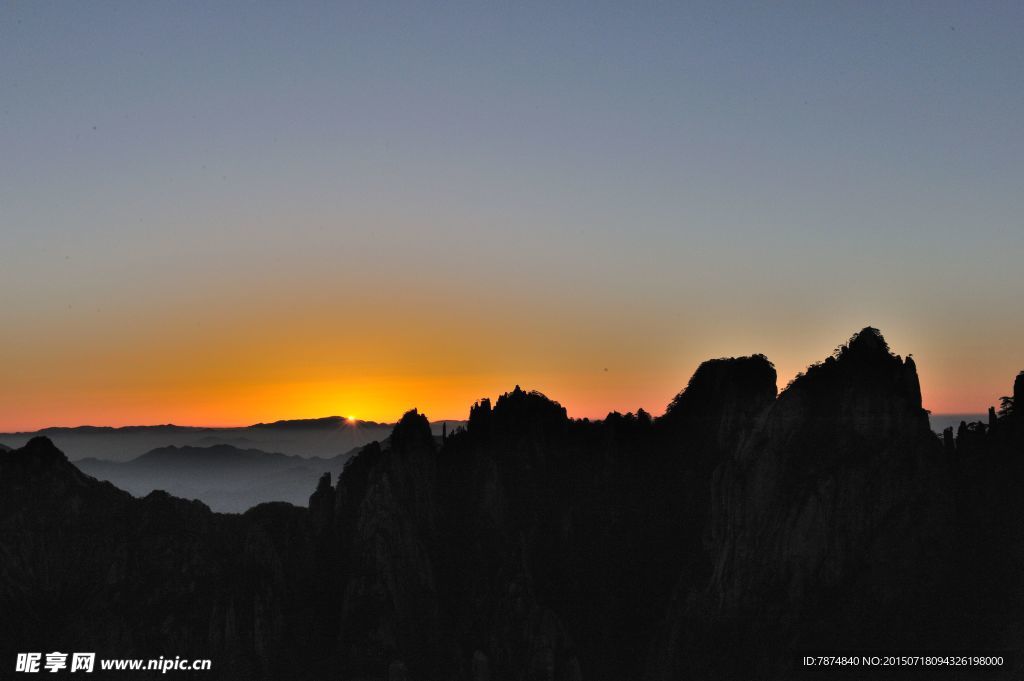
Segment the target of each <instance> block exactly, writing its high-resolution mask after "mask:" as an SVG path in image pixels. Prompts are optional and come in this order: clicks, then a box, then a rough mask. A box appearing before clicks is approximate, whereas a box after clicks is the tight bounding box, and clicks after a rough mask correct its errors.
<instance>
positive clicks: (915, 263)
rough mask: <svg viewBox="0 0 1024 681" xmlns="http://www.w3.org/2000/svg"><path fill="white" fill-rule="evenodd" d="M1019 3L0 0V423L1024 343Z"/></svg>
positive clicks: (443, 405) (391, 400)
mask: <svg viewBox="0 0 1024 681" xmlns="http://www.w3.org/2000/svg"><path fill="white" fill-rule="evenodd" d="M1022 27H1024V5H1022V4H1021V3H1012V2H1006V3H999V2H983V3H975V2H971V3H944V2H927V3H923V2H922V3H901V2H877V3H872V2H865V3H830V2H826V3H822V2H807V3H752V2H751V3H730V2H711V3H699V2H693V3H653V2H650V3H649V2H638V3H610V2H608V3H605V2H578V3H576V2H558V3H550V2H543V3H540V2H538V3H533V2H514V3H511V2H507V3H491V2H483V3H479V2H474V3H468V2H467V3H441V2H417V3H405V2H366V3H314V2H260V3H252V2H238V3H233V2H216V3H210V2H194V3H193V2H174V3H154V2H124V3H119V2H90V3H66V2H64V3H49V2H5V3H2V4H0V430H27V429H34V428H38V427H43V426H49V425H79V424H84V423H91V424H103V425H124V424H139V423H166V422H175V423H185V424H206V425H238V424H247V423H252V422H256V421H265V420H273V419H278V418H301V417H313V416H323V415H328V414H341V415H354V416H356V417H358V418H365V419H374V420H384V421H388V420H393V419H396V418H397V417H398V416H400V415H401V414H402V413H403V412H404V411H405V410H406V409H409V408H412V407H418V408H419V409H420V410H421V411H423V412H425V413H426V414H427V415H428V416H430V417H431V418H435V419H441V418H464V417H465V416H466V414H467V413H468V408H469V405H470V404H471V403H472V402H473V401H474V400H476V399H478V398H480V397H485V396H490V397H494V396H496V395H498V394H500V393H502V392H505V391H507V390H510V389H511V388H512V387H513V386H514V385H516V384H521V385H522V386H523V387H524V388H531V389H537V390H541V391H542V392H544V393H546V394H548V395H549V396H550V397H552V398H554V399H556V400H558V401H560V402H562V404H564V405H565V406H566V407H567V408H568V410H569V413H570V415H573V416H578V417H584V416H586V417H602V416H604V415H605V414H606V413H607V412H609V411H611V410H618V411H623V412H624V411H632V410H636V409H637V408H640V407H642V408H644V409H647V410H648V411H650V412H653V413H655V414H658V413H661V412H662V411H663V410H664V407H665V405H666V404H667V403H668V401H669V400H670V399H671V398H672V397H673V395H674V394H675V393H676V392H678V391H679V390H680V389H681V388H682V387H683V386H685V384H686V382H687V380H688V379H689V376H690V375H691V374H692V372H693V371H694V369H695V368H696V367H697V365H698V364H699V363H700V362H701V361H702V360H704V359H708V358H711V357H720V356H733V355H745V354H751V353H755V352H762V353H765V354H766V355H768V357H769V358H770V359H771V360H772V361H774V363H775V365H776V367H777V368H778V371H779V375H780V381H779V383H780V386H782V385H785V383H786V382H787V381H788V380H789V379H790V378H791V377H792V376H793V375H794V374H796V373H797V372H798V371H800V370H802V369H803V368H804V367H805V366H806V365H808V364H810V363H811V362H814V361H817V360H820V359H822V358H824V357H825V356H827V355H828V354H829V353H830V352H831V351H832V350H833V349H834V348H835V346H836V345H838V344H839V343H841V342H843V341H845V340H846V339H847V338H848V337H849V336H850V335H851V334H852V333H853V332H854V331H856V330H858V329H860V328H862V327H864V326H866V325H869V324H870V325H873V326H876V327H878V328H880V329H881V330H882V332H883V333H884V334H885V335H886V338H887V339H888V340H889V343H890V345H891V346H892V347H893V349H894V351H895V352H898V353H900V354H903V355H906V354H908V353H912V354H913V356H914V358H915V360H916V361H917V364H918V367H919V371H920V373H921V380H922V387H923V392H924V400H925V406H926V407H927V408H929V409H931V410H933V411H934V412H936V413H949V412H978V411H982V410H984V409H985V408H986V407H987V406H988V405H990V404H997V403H998V402H997V400H998V397H999V396H1001V395H1004V394H1008V393H1009V392H1010V390H1011V386H1012V381H1013V377H1014V376H1015V375H1016V373H1017V371H1019V370H1021V369H1024V314H1021V304H1020V294H1021V291H1024V268H1022V267H1021V264H1020V263H1021V256H1022V255H1024V225H1022V221H1024V217H1022V216H1024V163H1022V160H1024V128H1022V126H1021V121H1022V120H1024V41H1022V40H1020V30H1021V28H1022Z"/></svg>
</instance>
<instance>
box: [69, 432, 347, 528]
mask: <svg viewBox="0 0 1024 681" xmlns="http://www.w3.org/2000/svg"><path fill="white" fill-rule="evenodd" d="M355 451H356V450H353V451H350V452H346V453H343V454H339V455H337V456H334V457H330V458H326V459H325V458H320V457H310V458H306V457H301V456H294V455H292V456H289V455H285V454H279V453H270V452H264V451H262V450H259V449H239V448H237V447H234V446H231V445H213V446H210V447H175V446H171V447H161V448H159V449H154V450H152V451H150V452H146V453H145V454H143V455H142V456H139V457H136V458H135V459H132V460H131V461H126V462H116V461H103V460H100V459H94V458H87V459H81V460H79V461H76V462H75V465H76V466H77V467H78V468H79V469H80V470H81V471H83V472H84V473H87V474H89V475H92V476H94V477H96V478H98V479H100V480H107V481H109V482H112V483H113V484H115V485H117V486H118V487H119V488H121V489H123V490H126V491H128V492H131V493H132V494H134V495H136V496H145V495H146V494H148V493H150V492H152V491H155V490H162V491H165V492H168V493H170V494H173V495H174V496H177V497H182V498H185V499H198V500H199V501H202V502H204V503H205V504H207V505H208V506H210V508H211V509H213V510H215V511H220V512H225V513H240V512H243V511H245V510H246V509H249V508H251V507H253V506H255V505H257V504H260V503H264V502H268V501H286V502H288V503H292V504H296V505H305V504H306V501H307V499H308V498H309V490H310V489H311V488H313V487H314V486H315V485H316V481H317V480H318V479H319V477H320V476H321V475H322V474H323V473H325V472H326V473H331V474H334V475H337V474H338V473H340V472H341V470H342V468H343V467H344V464H345V461H346V460H347V459H348V458H349V457H350V456H352V455H353V454H354V453H355Z"/></svg>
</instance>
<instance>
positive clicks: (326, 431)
mask: <svg viewBox="0 0 1024 681" xmlns="http://www.w3.org/2000/svg"><path fill="white" fill-rule="evenodd" d="M459 425H461V424H460V423H459V422H456V421H449V422H447V428H448V429H449V430H452V429H453V428H455V427H458V426H459ZM442 427H443V424H442V423H436V424H434V425H433V428H434V434H435V435H441V431H442ZM391 428H392V424H387V423H376V422H374V421H349V420H348V419H344V418H342V417H340V416H330V417H327V418H322V419H302V420H296V421H276V422H274V423H257V424H255V425H252V426H247V427H242V428H193V427H187V426H175V425H163V426H125V427H122V428H108V427H98V426H80V427H77V428H44V429H43V430H40V431H36V432H31V433H0V440H2V441H3V442H4V443H6V444H8V445H10V446H12V447H20V446H21V445H23V444H25V443H26V442H28V441H29V440H31V439H32V438H33V437H36V436H38V435H45V436H46V437H48V438H49V439H50V440H52V441H53V442H54V443H55V444H56V445H57V446H58V447H60V448H61V450H63V451H64V452H65V453H66V454H67V456H68V458H69V459H71V460H72V461H79V460H81V459H89V458H92V459H102V460H104V461H130V460H132V459H134V458H136V457H138V456H141V455H142V454H144V453H146V452H149V451H151V450H154V449H158V448H160V447H170V446H176V447H209V446H213V445H222V444H224V445H232V446H234V447H238V448H240V449H261V450H263V451H266V452H282V453H284V454H288V455H293V456H303V457H307V458H309V457H321V458H331V457H334V456H337V455H338V454H341V453H344V452H348V451H351V450H352V449H355V448H357V447H362V446H364V445H366V444H368V443H370V442H373V441H375V440H383V439H384V438H386V437H387V436H388V435H389V434H390V433H391Z"/></svg>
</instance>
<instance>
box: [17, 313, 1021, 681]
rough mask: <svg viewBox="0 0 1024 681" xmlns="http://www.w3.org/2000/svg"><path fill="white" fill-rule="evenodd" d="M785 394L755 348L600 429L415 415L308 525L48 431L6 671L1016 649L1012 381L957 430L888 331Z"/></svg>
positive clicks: (764, 659) (35, 476)
mask: <svg viewBox="0 0 1024 681" xmlns="http://www.w3.org/2000/svg"><path fill="white" fill-rule="evenodd" d="M775 381H776V376H775V371H774V368H773V367H772V366H771V363H770V362H768V360H767V359H766V358H764V357H763V356H754V357H748V358H732V359H724V360H712V361H710V362H707V363H705V364H703V365H701V367H700V368H699V369H698V370H697V372H696V373H695V374H694V377H693V378H692V379H691V381H690V383H689V384H688V386H687V388H686V389H685V390H684V391H683V392H681V393H680V395H679V396H678V397H677V398H676V400H675V401H674V402H673V404H672V406H671V408H670V409H669V410H668V411H667V412H666V414H665V415H664V416H662V417H660V418H657V419H654V418H651V416H650V415H648V414H646V413H644V412H642V411H641V412H638V413H637V414H625V415H622V414H614V413H613V414H610V415H609V416H608V417H607V418H606V419H604V420H603V421H586V420H582V421H578V420H572V419H569V418H568V417H567V416H566V413H565V410H564V409H563V408H562V407H561V406H560V405H558V403H556V402H553V401H552V400H549V399H548V398H546V397H545V396H543V395H541V394H539V393H534V392H527V391H523V390H521V389H519V388H518V387H517V388H516V389H515V390H513V391H512V392H510V393H507V394H505V395H502V396H501V397H500V398H498V400H497V401H496V402H495V403H494V404H493V405H492V404H491V403H490V401H488V400H482V401H481V402H479V403H478V404H476V405H474V406H473V408H472V409H471V411H470V415H469V419H468V422H467V424H466V427H465V428H462V429H457V430H456V431H455V432H453V433H451V434H448V435H447V437H445V438H444V439H443V441H439V440H438V438H436V437H435V436H434V435H433V434H432V431H431V427H430V424H429V423H428V422H427V420H426V418H425V417H424V416H422V415H420V414H418V413H417V412H415V411H412V412H409V413H408V414H406V415H405V416H404V417H403V418H402V420H401V421H400V422H399V423H398V424H397V425H396V426H395V428H394V430H393V432H392V433H391V437H390V439H389V440H388V441H386V442H382V443H371V444H369V445H367V446H365V447H363V448H362V449H361V450H360V451H359V452H358V454H356V455H355V456H353V457H352V458H351V459H350V460H349V461H348V462H347V463H346V464H345V465H344V468H343V470H342V471H341V473H340V475H338V476H337V477H336V478H335V477H334V476H332V475H330V474H328V475H325V476H323V477H322V478H321V479H320V482H319V484H318V485H316V487H315V489H314V490H313V493H312V496H311V497H310V498H309V507H308V509H303V508H295V507H292V506H289V505H285V504H264V505H261V506H258V507H256V508H254V509H251V510H249V511H248V512H246V513H244V514H241V515H221V514H216V513H212V512H210V510H209V509H208V508H207V507H206V506H204V505H202V504H199V503H198V502H185V501H182V500H179V499H174V498H172V497H169V496H167V495H166V494H160V493H153V494H150V495H148V496H146V497H145V498H142V499H133V498H131V497H130V496H129V495H127V494H125V493H123V492H121V491H120V490H118V489H116V488H114V487H113V486H112V485H109V484H107V483H101V482H98V481H96V480H95V479H92V478H89V477H88V476H86V475H84V474H83V473H81V472H80V471H78V470H77V469H76V468H75V467H74V466H73V465H71V464H70V463H68V462H67V460H66V459H65V458H64V457H63V455H62V454H61V453H60V452H59V451H57V450H56V448H54V447H53V445H52V444H51V443H50V442H48V441H46V440H43V439H37V440H33V441H32V442H30V443H29V444H28V445H27V446H26V447H25V448H23V449H21V450H18V451H14V452H5V453H0V486H2V489H0V492H2V493H0V553H2V555H4V556H10V557H11V558H12V559H11V560H5V561H2V562H0V577H2V579H0V613H2V614H0V647H2V648H3V651H2V655H3V656H4V657H9V656H10V655H13V652H15V651H22V650H53V649H61V648H60V646H62V645H63V646H65V647H67V648H69V649H75V650H83V649H88V650H92V649H96V650H97V651H98V654H99V655H101V656H103V655H106V656H108V657H113V656H117V657H124V656H129V655H135V654H137V655H140V656H147V655H153V656H155V655H161V654H165V655H166V654H168V653H169V654H171V655H176V654H181V655H188V656H190V657H210V658H212V659H213V660H214V661H215V662H214V671H213V672H204V673H203V678H207V679H209V678H225V679H243V678H245V679H275V678H290V679H318V678H337V679H349V680H353V681H354V680H357V679H383V680H387V681H400V680H402V681H408V680H410V679H424V680H430V679H452V680H466V681H484V680H487V681H498V680H501V681H504V680H509V681H512V680H516V681H518V680H520V679H531V680H532V679H546V680H549V681H579V680H581V679H587V680H592V679H606V680H608V681H611V680H613V679H615V680H618V679H623V678H649V679H678V678H696V679H723V678H731V679H751V678H759V679H787V678H792V677H794V676H795V675H797V674H798V673H799V671H800V670H799V669H797V668H796V667H795V665H794V659H795V651H799V650H808V649H814V648H817V649H821V648H828V647H832V648H837V649H840V650H859V649H864V648H874V649H879V648H889V649H903V648H906V647H918V648H920V647H937V648H945V649H946V650H947V652H948V651H950V650H963V649H965V648H968V647H973V648H980V649H986V650H1018V649H1019V648H1020V647H1021V640H1022V639H1021V635H1022V634H1024V589H1022V588H1021V582H1020V579H1019V573H1020V568H1021V566H1022V565H1024V530H1022V524H1021V523H1020V522H1019V518H1020V517H1021V511H1022V510H1024V509H1022V507H1021V505H1022V501H1021V497H1020V495H1019V489H1020V485H1021V483H1022V482H1024V470H1022V461H1024V458H1022V454H1024V424H1022V422H1021V419H1020V418H1019V417H1018V414H1017V412H1016V410H1015V409H1014V405H1015V404H1020V403H1021V401H1020V400H1024V374H1022V375H1021V376H1019V377H1018V378H1017V380H1016V381H1015V384H1014V393H1013V395H1012V396H1010V397H1008V398H1007V400H1006V402H1005V403H1004V405H1003V407H1002V409H1001V410H1000V412H998V413H993V415H992V419H991V422H990V423H987V424H979V426H980V427H971V428H967V427H966V425H965V428H964V429H963V433H962V434H961V436H958V435H957V434H955V433H948V437H946V438H945V439H944V440H943V439H940V438H937V437H936V436H935V435H934V434H933V433H932V432H931V431H930V430H929V425H928V418H927V413H926V412H925V411H924V410H923V409H922V408H921V403H920V387H919V384H918V378H917V372H916V367H915V365H914V362H913V361H912V360H911V359H909V358H907V359H903V358H901V357H899V356H896V355H893V354H892V353H891V352H890V351H889V348H888V346H887V345H886V344H885V341H884V339H883V338H882V337H881V334H879V333H878V332H877V331H876V330H874V329H870V328H869V329H865V330H864V331H862V332H860V333H859V334H856V335H855V336H854V337H853V338H852V339H851V340H850V342H849V343H848V344H847V345H846V346H843V347H842V348H841V349H840V350H839V351H837V353H836V354H835V355H834V356H832V357H830V358H827V359H826V360H825V361H824V362H822V363H821V364H819V365H815V366H813V367H811V368H809V369H808V371H807V372H806V373H805V374H804V375H802V376H800V377H798V378H797V379H796V380H794V381H793V382H792V384H791V385H790V386H788V387H787V388H786V389H785V390H783V391H782V392H781V393H777V390H776V386H775ZM332 483H333V484H332ZM72 566H73V567H72ZM58 603H60V604H61V607H59V608H58V607H57V606H56V604H58ZM84 613H87V615H86V614H84ZM949 646H952V648H950V647H949ZM907 671H908V674H906V675H905V676H906V678H918V677H920V678H935V677H936V676H938V675H939V674H940V673H942V671H943V670H939V669H935V668H930V669H927V670H923V671H925V672H927V674H922V675H920V676H915V675H914V673H913V671H914V670H907ZM945 671H949V670H945ZM954 673H955V675H954V676H952V677H947V678H973V677H974V676H975V673H977V675H980V677H981V678H1015V672H1014V670H1013V669H1010V668H1005V669H1003V670H999V671H996V672H995V673H993V671H992V670H991V669H986V670H972V669H964V668H959V669H956V670H954ZM855 674H856V676H855V678H886V676H885V675H884V674H881V675H879V674H872V673H870V672H869V671H867V670H863V669H861V670H856V671H855ZM197 678H198V677H197ZM830 678H831V675H830ZM901 678H904V676H901Z"/></svg>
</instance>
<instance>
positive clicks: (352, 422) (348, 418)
mask: <svg viewBox="0 0 1024 681" xmlns="http://www.w3.org/2000/svg"><path fill="white" fill-rule="evenodd" d="M345 421H347V422H348V423H349V424H350V425H355V422H356V417H355V416H352V415H351V414H349V415H348V416H346V417H345Z"/></svg>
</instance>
